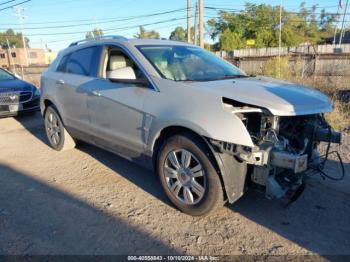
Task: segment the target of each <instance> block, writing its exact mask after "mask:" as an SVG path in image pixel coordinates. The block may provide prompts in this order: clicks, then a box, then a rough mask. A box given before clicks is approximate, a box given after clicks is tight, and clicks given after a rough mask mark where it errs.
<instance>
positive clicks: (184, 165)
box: [164, 149, 207, 205]
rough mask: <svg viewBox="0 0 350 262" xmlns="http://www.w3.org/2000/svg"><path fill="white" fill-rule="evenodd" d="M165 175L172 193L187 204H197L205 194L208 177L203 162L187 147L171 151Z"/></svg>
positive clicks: (165, 166)
mask: <svg viewBox="0 0 350 262" xmlns="http://www.w3.org/2000/svg"><path fill="white" fill-rule="evenodd" d="M164 176H165V180H166V183H167V186H168V189H169V191H170V192H171V194H172V195H173V196H174V197H176V198H177V199H178V200H179V201H180V202H182V203H184V204H186V205H195V204H197V203H198V202H199V201H200V200H201V199H202V198H203V196H204V194H205V190H206V183H207V178H206V176H205V173H204V169H203V167H202V164H201V163H200V162H199V161H198V159H197V158H196V157H195V156H194V155H193V154H192V153H191V152H189V151H187V150H185V149H178V150H172V151H170V152H169V154H168V155H167V157H166V159H165V163H164Z"/></svg>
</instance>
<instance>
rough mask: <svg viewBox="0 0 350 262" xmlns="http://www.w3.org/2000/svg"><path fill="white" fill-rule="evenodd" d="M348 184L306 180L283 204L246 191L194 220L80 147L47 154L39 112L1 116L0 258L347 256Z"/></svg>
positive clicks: (154, 184) (129, 172)
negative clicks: (297, 193) (303, 187)
mask: <svg viewBox="0 0 350 262" xmlns="http://www.w3.org/2000/svg"><path fill="white" fill-rule="evenodd" d="M345 140H346V141H347V142H346V143H345V145H344V146H343V147H342V151H343V152H342V154H343V156H345V157H346V159H345V162H346V164H345V166H346V169H347V170H348V171H350V159H349V156H348V155H349V152H350V150H349V149H350V146H349V144H350V143H349V141H350V139H349V137H345ZM335 164H336V163H335V162H333V163H330V167H329V170H331V169H332V170H333V169H334V168H335ZM332 172H333V174H336V171H332ZM349 173H350V172H348V174H349ZM349 188H350V179H349V176H348V177H346V179H345V180H344V181H342V182H337V183H335V182H329V181H323V180H321V179H319V178H318V177H314V178H312V179H310V180H309V181H308V185H307V188H306V191H305V192H304V194H303V195H302V196H301V198H300V199H299V200H297V202H295V203H294V204H292V205H291V206H290V207H289V208H283V207H282V206H281V203H280V202H278V201H269V200H266V199H264V197H263V195H261V194H259V193H256V192H248V193H247V194H246V195H245V196H244V197H243V198H242V199H241V200H240V201H238V202H237V203H235V204H234V205H227V206H226V207H224V208H222V209H221V210H219V211H218V212H217V213H215V214H213V215H210V216H207V217H204V218H193V217H190V216H187V215H184V214H182V213H180V212H179V211H177V210H176V209H174V208H173V207H172V206H171V204H170V203H169V201H168V200H167V199H166V197H165V195H164V194H163V192H162V190H161V188H160V185H159V183H158V180H157V177H156V175H154V174H153V173H151V172H149V171H146V170H144V169H142V168H141V167H138V166H135V165H133V164H131V163H129V162H128V161H126V160H123V159H121V158H120V157H118V156H115V155H112V154H110V153H108V152H105V151H103V150H100V149H98V148H95V147H93V146H89V145H85V144H83V145H80V146H79V147H78V148H77V149H74V150H71V151H68V152H55V151H53V150H51V149H50V148H49V147H48V146H47V142H46V138H45V135H44V130H43V127H42V122H41V117H40V115H39V114H38V115H36V116H35V117H21V118H17V119H15V118H7V119H0V189H1V190H0V253H1V254H168V253H171V254H207V255H208V254H209V255H219V254H226V255H227V254H293V255H294V254H320V255H321V256H323V257H326V258H327V255H332V254H333V255H334V254H350V237H349V236H350V191H349Z"/></svg>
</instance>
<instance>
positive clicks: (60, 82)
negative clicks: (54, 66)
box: [56, 79, 64, 85]
mask: <svg viewBox="0 0 350 262" xmlns="http://www.w3.org/2000/svg"><path fill="white" fill-rule="evenodd" d="M56 84H59V85H64V80H62V79H59V80H57V81H56Z"/></svg>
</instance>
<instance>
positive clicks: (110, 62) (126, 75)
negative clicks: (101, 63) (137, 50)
mask: <svg viewBox="0 0 350 262" xmlns="http://www.w3.org/2000/svg"><path fill="white" fill-rule="evenodd" d="M105 59H106V60H105V70H104V72H103V75H104V77H105V78H107V79H114V80H121V81H122V80H135V79H140V78H144V75H143V73H142V72H141V70H140V69H139V68H138V66H137V65H136V64H135V63H134V62H133V61H132V60H131V59H130V58H129V56H127V55H126V54H125V53H124V52H123V51H122V50H120V49H116V48H109V50H108V52H107V55H106V58H105Z"/></svg>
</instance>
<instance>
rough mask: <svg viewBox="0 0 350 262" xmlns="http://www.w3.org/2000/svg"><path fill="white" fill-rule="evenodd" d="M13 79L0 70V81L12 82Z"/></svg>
mask: <svg viewBox="0 0 350 262" xmlns="http://www.w3.org/2000/svg"><path fill="white" fill-rule="evenodd" d="M13 79H15V77H14V76H13V75H11V74H10V73H8V72H6V71H5V70H3V69H1V68H0V81H5V80H13Z"/></svg>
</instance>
